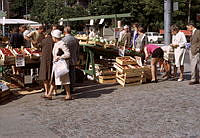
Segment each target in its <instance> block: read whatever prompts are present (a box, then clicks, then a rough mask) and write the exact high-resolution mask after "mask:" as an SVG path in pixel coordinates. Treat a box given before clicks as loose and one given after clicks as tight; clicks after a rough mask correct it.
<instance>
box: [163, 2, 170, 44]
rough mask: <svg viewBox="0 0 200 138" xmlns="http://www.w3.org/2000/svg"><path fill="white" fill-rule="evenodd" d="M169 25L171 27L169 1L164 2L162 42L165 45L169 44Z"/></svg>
mask: <svg viewBox="0 0 200 138" xmlns="http://www.w3.org/2000/svg"><path fill="white" fill-rule="evenodd" d="M170 25H171V0H164V41H165V45H169V44H170V38H171V35H170Z"/></svg>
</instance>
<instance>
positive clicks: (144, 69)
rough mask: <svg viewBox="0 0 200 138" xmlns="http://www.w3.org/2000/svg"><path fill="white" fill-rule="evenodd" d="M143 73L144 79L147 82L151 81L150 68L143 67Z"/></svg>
mask: <svg viewBox="0 0 200 138" xmlns="http://www.w3.org/2000/svg"><path fill="white" fill-rule="evenodd" d="M143 73H144V77H145V78H146V79H147V80H149V81H150V80H151V79H152V75H151V67H150V66H144V67H143Z"/></svg>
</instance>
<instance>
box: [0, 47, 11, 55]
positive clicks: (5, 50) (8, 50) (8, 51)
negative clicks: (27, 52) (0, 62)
mask: <svg viewBox="0 0 200 138" xmlns="http://www.w3.org/2000/svg"><path fill="white" fill-rule="evenodd" d="M0 52H1V54H3V55H5V56H14V55H13V53H12V52H11V51H10V49H8V48H0Z"/></svg>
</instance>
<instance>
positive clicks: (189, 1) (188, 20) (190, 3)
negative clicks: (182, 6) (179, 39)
mask: <svg viewBox="0 0 200 138" xmlns="http://www.w3.org/2000/svg"><path fill="white" fill-rule="evenodd" d="M190 9H191V0H189V9H188V24H189V23H190Z"/></svg>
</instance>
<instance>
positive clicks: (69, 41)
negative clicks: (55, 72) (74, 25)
mask: <svg viewBox="0 0 200 138" xmlns="http://www.w3.org/2000/svg"><path fill="white" fill-rule="evenodd" d="M64 34H65V37H64V38H63V39H62V40H63V41H64V42H65V44H66V45H67V47H68V48H69V51H70V60H69V75H70V83H71V84H70V90H71V92H72V93H73V85H74V83H75V82H76V73H75V67H76V65H77V63H78V61H79V49H80V46H79V42H78V40H77V39H76V38H75V37H74V36H73V35H71V27H70V26H66V27H65V28H64Z"/></svg>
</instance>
